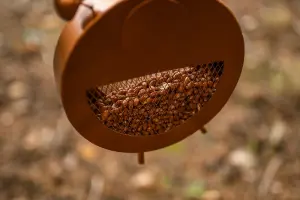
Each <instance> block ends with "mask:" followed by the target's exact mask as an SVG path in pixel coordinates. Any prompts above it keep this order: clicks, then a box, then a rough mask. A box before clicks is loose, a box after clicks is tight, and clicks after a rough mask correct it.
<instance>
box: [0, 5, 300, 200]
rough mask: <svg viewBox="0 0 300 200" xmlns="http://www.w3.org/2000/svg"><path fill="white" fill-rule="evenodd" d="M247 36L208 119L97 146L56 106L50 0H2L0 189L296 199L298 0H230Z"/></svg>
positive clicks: (7, 194)
mask: <svg viewBox="0 0 300 200" xmlns="http://www.w3.org/2000/svg"><path fill="white" fill-rule="evenodd" d="M226 3H227V4H228V5H229V7H230V8H231V9H232V10H233V12H234V13H235V14H236V16H237V18H238V20H239V22H240V24H241V26H242V29H243V32H244V33H245V41H246V60H245V68H244V70H243V73H242V77H241V81H240V82H239V84H238V86H237V88H236V90H235V93H234V95H233V96H232V98H231V99H230V101H229V102H228V103H227V104H226V106H225V107H224V109H223V110H222V111H221V113H220V114H219V115H218V116H217V117H215V118H214V119H213V120H212V121H211V122H210V123H209V124H208V130H209V134H208V135H206V136H203V135H201V134H194V135H193V136H191V137H189V138H188V139H186V140H185V141H183V142H181V143H178V144H176V145H174V146H172V147H169V148H166V149H162V150H159V151H155V152H151V153H148V154H146V162H147V165H146V166H138V165H137V163H136V156H135V155H130V154H119V153H114V152H110V151H107V150H104V149H100V148H98V147H95V146H93V145H91V144H90V143H88V142H87V141H85V140H84V139H83V138H82V137H80V136H79V135H78V134H76V133H75V132H74V130H73V129H72V128H71V127H70V124H69V123H68V121H67V120H66V117H65V115H64V113H63V111H62V108H61V106H60V102H59V99H58V95H57V91H56V88H55V85H54V80H53V72H52V58H53V52H54V46H55V43H56V40H57V37H58V34H59V32H60V31H61V28H62V25H63V22H62V21H61V20H60V19H58V18H57V17H56V15H55V13H54V12H53V9H52V2H51V1H50V0H48V1H41V0H1V1H0V199H1V200H44V199H45V200H48V199H49V200H65V199H66V200H77V199H78V200H83V199H84V200H100V199H103V200H123V199H124V200H127V199H128V200H147V199H161V200H169V199H170V200H185V199H210V200H214V199H220V198H223V199H225V200H227V199H228V200H231V199H232V200H235V199H237V200H240V199H245V200H248V199H249V200H253V199H258V198H260V199H264V200H269V199H270V200H273V199H274V200H275V199H279V200H298V199H300V193H299V184H300V160H299V156H300V147H299V143H300V136H299V130H300V129H299V128H300V125H299V111H300V96H299V94H300V79H299V77H298V76H299V74H300V57H299V55H300V51H299V50H300V42H299V39H300V2H299V1H298V0H285V1H284V0H281V1H280V0H244V1H238V0H228V1H227V2H226Z"/></svg>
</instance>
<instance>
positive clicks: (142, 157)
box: [138, 152, 145, 165]
mask: <svg viewBox="0 0 300 200" xmlns="http://www.w3.org/2000/svg"><path fill="white" fill-rule="evenodd" d="M138 162H139V164H140V165H143V164H145V155H144V152H141V153H138Z"/></svg>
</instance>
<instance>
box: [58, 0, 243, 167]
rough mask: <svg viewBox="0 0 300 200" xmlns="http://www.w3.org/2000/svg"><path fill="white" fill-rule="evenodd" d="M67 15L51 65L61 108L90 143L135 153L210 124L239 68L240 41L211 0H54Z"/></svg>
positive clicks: (227, 15) (234, 25) (225, 12)
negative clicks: (52, 65) (52, 64)
mask: <svg viewBox="0 0 300 200" xmlns="http://www.w3.org/2000/svg"><path fill="white" fill-rule="evenodd" d="M55 7H56V11H57V13H58V14H59V15H60V17H61V18H63V19H65V20H66V21H68V22H67V24H66V26H65V28H64V29H63V31H62V33H61V36H60V38H59V41H58V44H57V47H56V51H55V56H54V73H55V79H56V83H57V87H58V90H59V92H60V95H61V100H62V104H63V107H64V109H65V112H66V115H67V117H68V119H69V121H70V122H71V124H72V125H73V126H74V128H75V129H76V130H77V131H78V133H80V134H81V135H82V136H83V137H84V138H86V139H87V140H88V141H90V142H91V143H93V144H95V145H97V146H99V147H103V148H105V149H108V150H112V151H117V152H127V153H137V154H138V158H139V162H140V163H143V162H144V152H148V151H152V150H157V149H160V148H164V147H166V146H169V145H172V144H174V143H176V142H179V141H181V140H183V139H184V138H186V137H187V136H189V135H191V134H193V133H195V132H196V131H197V130H201V131H202V132H206V130H205V128H204V126H205V124H207V123H208V122H209V121H210V120H211V119H212V118H213V117H214V116H215V115H216V114H217V113H218V112H219V111H220V110H221V109H222V107H223V106H224V105H225V104H226V102H227V101H228V99H229V97H230V95H231V94H232V92H233V91H234V88H235V86H236V84H237V82H238V80H239V77H240V75H241V71H242V67H243V62H244V40H243V36H242V32H241V29H240V27H239V25H238V22H237V20H236V19H235V17H234V16H233V14H232V13H231V11H230V10H229V9H228V8H227V7H226V6H225V5H223V4H222V3H221V2H219V1H217V0H123V1H122V0H87V1H80V0H55Z"/></svg>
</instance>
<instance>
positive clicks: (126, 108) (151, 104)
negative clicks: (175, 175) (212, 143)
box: [86, 61, 224, 136]
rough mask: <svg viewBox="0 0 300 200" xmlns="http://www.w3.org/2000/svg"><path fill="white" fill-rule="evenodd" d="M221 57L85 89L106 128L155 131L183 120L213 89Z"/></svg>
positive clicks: (135, 132)
mask: <svg viewBox="0 0 300 200" xmlns="http://www.w3.org/2000/svg"><path fill="white" fill-rule="evenodd" d="M223 71H224V61H214V62H211V63H208V64H202V65H190V66H186V67H183V68H179V69H174V70H169V71H164V72H158V73H155V74H150V75H146V76H143V77H138V78H134V79H130V80H125V81H121V82H117V83H112V84H109V85H104V86H98V87H95V88H92V89H89V90H87V92H86V96H87V99H88V103H89V105H90V107H91V109H92V111H93V112H94V114H95V115H96V116H97V118H98V119H99V121H101V122H102V123H103V124H104V125H106V126H107V127H108V128H110V129H112V130H113V131H115V132H117V133H121V134H127V135H133V136H138V135H143V136H147V135H157V134H161V133H164V132H167V131H170V130H171V129H172V128H174V127H176V126H179V125H181V124H183V123H185V121H186V120H188V119H189V118H191V117H192V116H194V115H195V114H196V113H198V112H200V110H201V109H202V107H203V106H204V105H205V103H206V102H208V101H209V100H210V99H211V97H212V96H213V94H214V93H215V92H216V87H217V85H218V83H219V80H220V78H221V76H222V74H223Z"/></svg>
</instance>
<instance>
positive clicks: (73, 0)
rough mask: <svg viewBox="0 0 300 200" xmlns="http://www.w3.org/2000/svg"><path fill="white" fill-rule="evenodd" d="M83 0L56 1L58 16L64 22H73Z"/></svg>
mask: <svg viewBox="0 0 300 200" xmlns="http://www.w3.org/2000/svg"><path fill="white" fill-rule="evenodd" d="M81 2H82V0H54V6H55V9H56V12H57V14H58V15H59V16H60V17H61V18H63V19H64V20H67V21H69V20H71V19H72V18H73V17H74V15H75V13H76V11H77V9H78V7H79V6H80V4H81Z"/></svg>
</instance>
